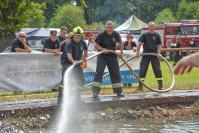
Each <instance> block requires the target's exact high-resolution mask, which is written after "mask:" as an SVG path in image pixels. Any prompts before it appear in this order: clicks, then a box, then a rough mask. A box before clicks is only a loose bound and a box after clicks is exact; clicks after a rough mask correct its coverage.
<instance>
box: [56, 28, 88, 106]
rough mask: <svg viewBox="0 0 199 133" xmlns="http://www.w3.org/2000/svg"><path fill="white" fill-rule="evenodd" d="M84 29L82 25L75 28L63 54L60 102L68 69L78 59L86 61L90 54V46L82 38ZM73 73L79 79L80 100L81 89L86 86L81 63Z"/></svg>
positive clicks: (59, 102)
mask: <svg viewBox="0 0 199 133" xmlns="http://www.w3.org/2000/svg"><path fill="white" fill-rule="evenodd" d="M83 34H84V31H83V29H82V28H81V27H79V26H78V27H76V28H74V29H73V31H72V33H70V35H71V39H70V41H69V42H68V44H67V45H64V49H63V54H62V56H61V65H62V68H63V69H62V84H60V87H59V96H58V104H59V105H60V104H61V101H62V95H63V80H64V73H65V72H66V70H67V69H68V68H69V67H70V66H71V65H73V64H74V63H75V62H76V61H80V60H84V61H85V62H86V58H87V56H88V48H87V45H86V42H85V41H84V40H82V36H83ZM72 73H73V75H75V80H76V81H77V82H76V83H74V85H75V86H76V87H77V88H76V89H77V98H78V100H80V91H81V88H82V87H83V86H84V78H83V69H82V67H81V65H76V66H75V68H74V69H73V72H72Z"/></svg>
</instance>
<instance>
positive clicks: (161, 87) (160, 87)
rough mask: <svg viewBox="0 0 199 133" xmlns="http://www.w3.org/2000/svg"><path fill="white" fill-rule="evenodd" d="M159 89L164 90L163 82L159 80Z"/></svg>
mask: <svg viewBox="0 0 199 133" xmlns="http://www.w3.org/2000/svg"><path fill="white" fill-rule="evenodd" d="M158 89H159V90H163V85H162V80H158Z"/></svg>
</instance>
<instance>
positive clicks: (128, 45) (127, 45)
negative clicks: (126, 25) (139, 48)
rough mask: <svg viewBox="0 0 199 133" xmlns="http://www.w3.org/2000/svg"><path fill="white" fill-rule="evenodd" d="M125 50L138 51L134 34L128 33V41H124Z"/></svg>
mask: <svg viewBox="0 0 199 133" xmlns="http://www.w3.org/2000/svg"><path fill="white" fill-rule="evenodd" d="M124 50H134V51H136V43H135V42H134V41H133V35H132V34H129V35H127V41H126V42H125V43H124Z"/></svg>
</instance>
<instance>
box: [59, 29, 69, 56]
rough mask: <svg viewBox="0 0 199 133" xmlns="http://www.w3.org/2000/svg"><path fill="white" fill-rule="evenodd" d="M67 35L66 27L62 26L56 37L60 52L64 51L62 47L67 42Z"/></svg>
mask: <svg viewBox="0 0 199 133" xmlns="http://www.w3.org/2000/svg"><path fill="white" fill-rule="evenodd" d="M67 34H68V28H67V27H66V26H62V27H61V29H60V35H59V36H58V40H59V43H60V46H61V52H63V50H64V45H66V44H67V42H68V41H69V38H68V36H67Z"/></svg>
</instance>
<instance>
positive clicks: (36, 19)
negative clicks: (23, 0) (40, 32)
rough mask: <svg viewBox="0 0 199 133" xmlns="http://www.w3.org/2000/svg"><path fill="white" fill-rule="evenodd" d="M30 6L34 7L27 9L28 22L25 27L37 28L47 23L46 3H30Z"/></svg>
mask: <svg viewBox="0 0 199 133" xmlns="http://www.w3.org/2000/svg"><path fill="white" fill-rule="evenodd" d="M30 7H33V8H31V9H29V10H27V12H26V15H27V24H26V26H25V27H31V28H37V27H44V26H45V25H46V24H45V16H44V10H45V8H46V3H34V2H32V3H30Z"/></svg>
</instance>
